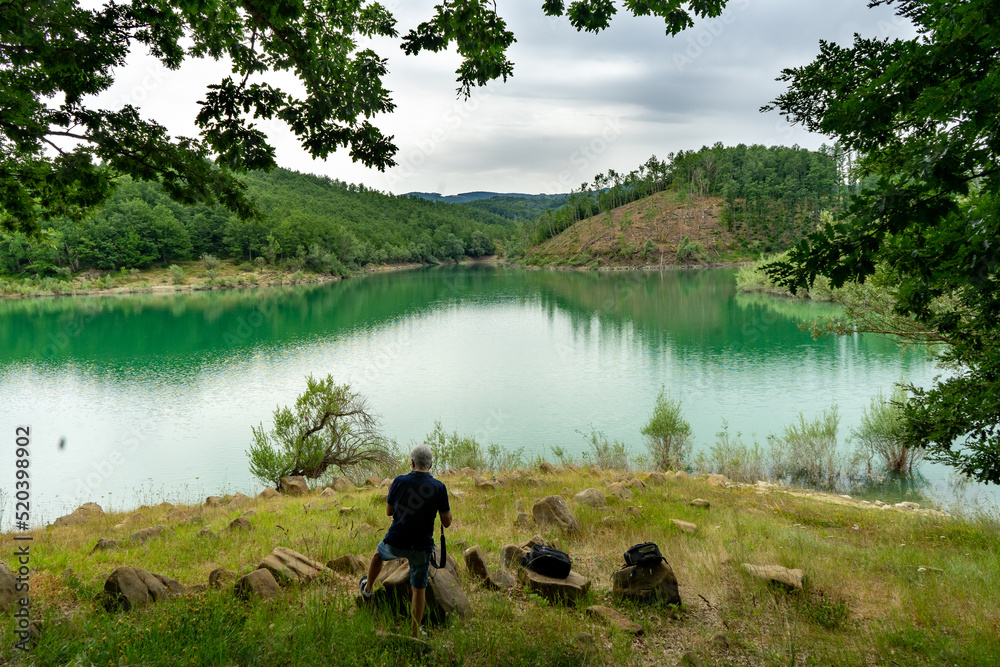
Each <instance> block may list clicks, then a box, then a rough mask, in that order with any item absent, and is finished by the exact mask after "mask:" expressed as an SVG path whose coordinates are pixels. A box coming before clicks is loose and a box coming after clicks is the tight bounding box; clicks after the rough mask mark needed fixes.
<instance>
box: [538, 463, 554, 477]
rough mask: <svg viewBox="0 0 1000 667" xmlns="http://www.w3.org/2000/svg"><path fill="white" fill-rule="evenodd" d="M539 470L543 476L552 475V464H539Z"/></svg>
mask: <svg viewBox="0 0 1000 667" xmlns="http://www.w3.org/2000/svg"><path fill="white" fill-rule="evenodd" d="M538 469H539V470H541V471H542V473H543V474H546V475H551V474H552V464H551V463H549V462H548V461H542V462H541V463H540V464H538Z"/></svg>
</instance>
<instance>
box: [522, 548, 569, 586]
mask: <svg viewBox="0 0 1000 667" xmlns="http://www.w3.org/2000/svg"><path fill="white" fill-rule="evenodd" d="M521 565H523V566H524V567H526V568H528V569H529V570H534V571H535V572H537V573H538V574H540V575H543V576H546V577H552V578H553V579H565V578H566V577H568V576H569V571H570V570H571V569H572V566H573V562H572V561H571V560H570V557H569V555H568V554H566V553H565V552H563V551H559V550H558V549H553V548H552V547H546V546H542V545H540V544H536V545H534V546H532V547H531V553H529V554H527V555H525V556H524V557H523V558H521Z"/></svg>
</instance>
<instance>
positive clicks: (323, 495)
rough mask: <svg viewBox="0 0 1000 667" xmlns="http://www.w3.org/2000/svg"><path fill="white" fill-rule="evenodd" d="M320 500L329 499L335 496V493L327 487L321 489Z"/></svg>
mask: <svg viewBox="0 0 1000 667" xmlns="http://www.w3.org/2000/svg"><path fill="white" fill-rule="evenodd" d="M319 495H320V497H321V498H329V497H330V496H335V495H337V492H336V491H334V490H333V489H331V488H330V487H329V486H325V487H323V490H322V491H320V492H319Z"/></svg>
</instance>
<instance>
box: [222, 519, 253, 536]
mask: <svg viewBox="0 0 1000 667" xmlns="http://www.w3.org/2000/svg"><path fill="white" fill-rule="evenodd" d="M250 528H252V526H251V525H250V519H248V518H246V517H245V516H238V517H236V518H235V519H233V520H232V521H230V522H229V526H228V529H229V530H230V531H234V532H235V531H241V530H250Z"/></svg>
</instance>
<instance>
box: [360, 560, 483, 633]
mask: <svg viewBox="0 0 1000 667" xmlns="http://www.w3.org/2000/svg"><path fill="white" fill-rule="evenodd" d="M448 561H449V565H450V564H451V563H452V562H453V561H452V559H451V558H449V559H448ZM394 563H395V564H396V566H395V567H390V565H392V564H394ZM375 583H376V584H378V583H381V584H382V587H381V588H377V589H376V590H375V593H374V594H373V596H372V598H371V599H370V600H363V599H362V598H361V596H360V595H358V596H357V597H356V600H357V603H358V606H362V605H369V604H387V605H388V606H389V607H390V608H392V609H393V610H395V611H396V612H398V613H400V614H409V609H410V601H411V599H412V592H411V590H410V568H409V565H408V564H407V562H406V559H405V558H400V559H397V560H394V561H389V562H388V563H386V566H385V567H384V568H383V569H382V573H381V574H379V577H378V579H376V581H375ZM426 595H427V607H426V611H425V615H424V618H425V619H426V620H427V623H428V624H438V623H443V622H444V621H445V620H446V619H447V617H448V616H449V615H451V614H457V615H458V616H459V617H460V618H464V617H465V616H466V615H467V614H468V613H469V600H468V598H466V596H465V593H464V592H463V591H462V588H461V586H460V585H459V582H458V578H457V577H456V576H455V575H454V574H453V573H452V572H451V571H450V568H449V567H444V568H440V569H438V568H436V567H431V569H430V574H429V576H428V578H427V594H426Z"/></svg>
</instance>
